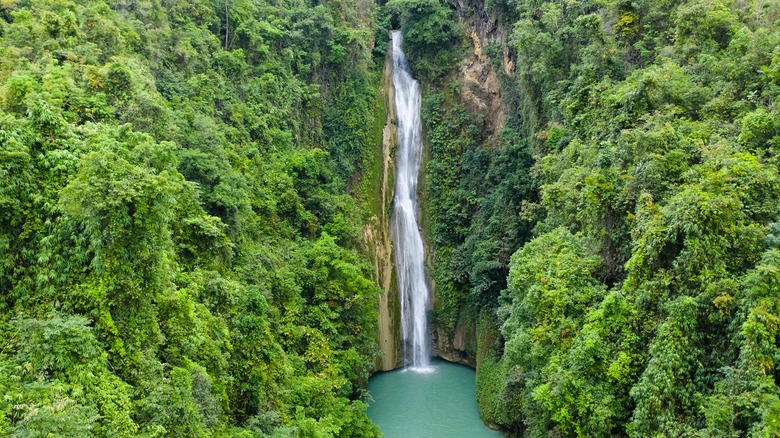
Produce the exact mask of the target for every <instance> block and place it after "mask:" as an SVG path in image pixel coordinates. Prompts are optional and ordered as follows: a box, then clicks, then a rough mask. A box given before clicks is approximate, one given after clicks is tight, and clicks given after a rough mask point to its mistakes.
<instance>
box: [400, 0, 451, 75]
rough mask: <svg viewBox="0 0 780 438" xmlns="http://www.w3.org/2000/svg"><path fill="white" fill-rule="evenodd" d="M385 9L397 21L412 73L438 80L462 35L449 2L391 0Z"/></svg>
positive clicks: (448, 68) (449, 65)
mask: <svg viewBox="0 0 780 438" xmlns="http://www.w3.org/2000/svg"><path fill="white" fill-rule="evenodd" d="M387 9H388V10H389V11H390V13H391V14H392V15H393V17H394V18H395V20H396V21H398V22H399V24H400V28H401V32H402V33H403V37H404V53H405V54H406V56H407V58H408V59H409V62H410V64H411V65H412V70H413V71H414V75H415V76H416V77H419V78H422V79H425V80H428V81H439V80H440V79H441V78H442V76H444V75H445V74H446V73H448V72H449V71H450V69H451V68H452V66H453V65H454V64H455V63H456V62H457V60H458V57H459V56H460V54H461V48H460V46H461V42H462V41H463V39H464V37H465V35H464V30H463V25H462V24H461V23H460V22H459V21H458V19H457V16H456V14H455V11H454V10H453V8H452V7H451V5H450V4H449V3H448V2H446V1H444V2H443V0H390V1H389V2H387Z"/></svg>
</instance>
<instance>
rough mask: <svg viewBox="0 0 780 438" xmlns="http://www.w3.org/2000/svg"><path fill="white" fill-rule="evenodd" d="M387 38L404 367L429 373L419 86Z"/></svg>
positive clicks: (396, 40) (397, 38) (397, 39)
mask: <svg viewBox="0 0 780 438" xmlns="http://www.w3.org/2000/svg"><path fill="white" fill-rule="evenodd" d="M390 36H391V38H392V41H393V87H394V88H395V107H396V114H397V117H398V151H397V158H396V163H397V168H396V180H395V199H394V201H393V215H392V217H391V219H390V220H391V227H392V228H391V229H392V233H393V240H394V253H395V266H396V272H397V275H398V290H399V298H400V301H401V335H402V337H403V345H404V350H405V358H406V363H407V365H410V366H411V369H412V370H414V371H429V370H431V367H430V355H431V353H430V351H431V346H430V339H429V336H428V320H427V311H428V306H429V294H428V286H427V284H426V281H425V253H424V249H423V242H422V236H421V235H420V230H419V227H418V225H417V174H418V173H419V170H420V162H421V161H422V126H421V125H420V105H421V101H420V84H418V83H417V81H416V80H414V78H412V75H411V73H410V70H409V64H408V62H407V61H406V56H405V55H404V52H403V50H402V49H401V42H402V37H401V33H400V32H399V31H393V32H391V34H390Z"/></svg>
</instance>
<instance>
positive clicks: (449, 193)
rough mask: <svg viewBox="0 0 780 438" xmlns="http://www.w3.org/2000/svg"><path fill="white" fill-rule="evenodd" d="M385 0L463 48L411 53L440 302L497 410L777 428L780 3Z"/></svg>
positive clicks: (699, 427) (637, 422)
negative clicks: (442, 63)
mask: <svg viewBox="0 0 780 438" xmlns="http://www.w3.org/2000/svg"><path fill="white" fill-rule="evenodd" d="M410 4H414V5H415V6H414V7H410V6H409V5H410ZM394 5H395V6H394ZM388 7H389V8H390V9H391V10H395V11H396V14H397V19H398V21H399V23H400V24H401V26H402V29H404V31H405V33H408V34H409V37H407V41H408V42H409V44H416V48H415V49H410V52H411V53H418V54H419V55H418V57H419V58H425V57H426V56H431V55H432V56H435V57H436V58H435V59H445V58H448V57H449V59H456V60H457V61H455V62H453V63H452V64H450V69H447V70H442V69H439V70H437V69H432V68H431V66H430V65H429V63H427V62H420V61H417V64H415V65H413V67H416V72H417V73H418V74H419V75H420V76H421V77H422V78H423V79H424V81H426V84H427V88H428V90H427V91H428V93H427V95H428V98H427V100H426V103H425V109H426V111H425V113H424V119H425V123H426V127H427V130H426V134H427V140H428V144H429V154H430V155H429V159H428V164H427V167H426V171H427V187H426V191H427V197H428V205H427V209H428V213H429V214H428V217H429V223H428V224H427V226H426V228H427V230H428V236H429V243H430V246H431V248H432V253H433V256H432V276H433V278H434V280H435V284H436V310H435V312H434V318H435V319H436V321H437V323H438V325H439V328H440V329H439V338H440V344H441V345H442V346H443V347H442V348H443V349H444V350H450V351H454V353H456V354H458V355H460V356H461V358H463V359H464V360H467V361H476V366H477V370H478V398H479V403H480V409H481V411H482V415H483V418H484V419H485V420H486V421H488V422H491V423H494V424H498V425H501V426H503V427H505V428H508V429H511V430H514V431H516V432H518V433H520V434H522V435H524V436H549V434H554V435H563V436H570V435H585V436H616V435H617V436H624V435H631V436H648V435H663V436H691V435H700V436H742V435H746V434H756V435H762V436H772V435H774V434H777V433H780V432H778V430H777V424H780V423H778V412H780V411H778V407H780V391H779V390H778V386H777V379H778V376H780V374H779V373H778V371H777V370H778V368H777V360H778V357H780V356H779V355H778V354H779V353H780V349H778V343H777V336H776V334H777V331H778V328H779V327H780V326H778V325H777V324H776V321H777V320H778V317H780V296H778V291H780V276H778V272H780V265H778V263H780V257H779V256H780V253H778V243H779V242H780V225H778V220H779V219H780V211H779V209H780V202H778V201H780V200H779V199H778V197H780V176H779V175H778V142H780V123H778V120H780V118H779V117H778V116H779V114H778V108H777V103H776V102H777V101H778V96H780V73H779V72H780V52H778V49H777V47H779V45H778V43H780V32H778V30H777V29H778V25H777V19H778V18H780V15H779V14H780V9H778V5H777V4H776V3H775V2H764V1H749V2H721V1H714V2H713V1H683V2H649V1H648V2H644V1H640V2H633V3H632V2H617V1H606V2H604V1H579V2H570V1H564V2H558V1H555V2H552V1H523V0H520V1H513V2H501V1H498V2H489V3H479V2H461V3H453V4H447V3H444V2H438V1H433V0H431V1H425V2H410V1H404V0H395V1H391V2H390V3H389V4H388ZM394 7H395V9H393V8H394ZM485 60H487V64H490V68H489V69H487V68H485V64H486V62H485ZM413 62H414V59H413ZM492 77H495V78H496V79H497V80H494V79H491V78H492ZM491 84H497V87H493V86H492V85H491ZM491 90H495V91H491ZM475 315H478V316H475ZM455 344H458V345H455Z"/></svg>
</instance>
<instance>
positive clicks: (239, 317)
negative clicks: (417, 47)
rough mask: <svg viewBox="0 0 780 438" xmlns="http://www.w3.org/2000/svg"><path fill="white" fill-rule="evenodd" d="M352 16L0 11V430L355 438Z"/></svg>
mask: <svg viewBox="0 0 780 438" xmlns="http://www.w3.org/2000/svg"><path fill="white" fill-rule="evenodd" d="M374 15H375V12H374V6H373V4H372V3H371V2H367V1H363V0H354V1H353V0H345V1H332V2H323V3H316V2H315V3H308V2H297V1H285V0H283V1H281V2H266V1H251V2H250V1H244V0H230V1H210V0H198V1H190V0H187V1H183V0H182V1H179V0H164V1H159V0H144V1H138V2H136V1H133V2H127V1H116V2H106V1H99V0H41V1H34V2H32V1H27V0H19V1H17V0H4V1H1V2H0V335H2V338H3V340H2V341H0V435H3V436H15V437H27V436H30V437H32V436H35V437H38V436H73V437H83V436H90V435H92V436H106V437H119V436H170V437H176V436H188V437H192V436H214V435H224V436H276V437H280V436H300V437H327V436H344V437H348V436H355V437H366V436H375V435H377V434H378V430H377V429H376V427H375V426H374V425H372V424H371V422H370V421H369V420H368V418H367V417H366V415H365V412H364V410H365V403H364V402H363V401H361V398H362V391H363V389H362V388H364V386H365V381H366V379H367V377H368V371H369V370H370V367H371V363H372V359H373V356H374V354H375V349H376V347H375V345H374V344H375V336H376V334H375V325H376V294H377V288H376V286H375V285H374V284H372V282H371V281H369V280H368V279H367V276H368V270H367V268H366V264H365V263H364V262H363V261H362V259H361V257H360V256H359V255H358V253H357V252H356V250H355V248H356V245H357V243H358V240H359V228H358V226H359V224H360V219H361V217H360V212H359V208H358V207H357V206H356V203H355V202H354V201H353V198H352V197H350V196H349V195H347V194H346V193H348V191H349V190H350V189H351V188H350V187H349V186H348V185H347V183H348V181H350V179H352V178H355V177H359V176H360V172H361V170H362V168H363V166H364V162H366V160H367V157H366V154H370V153H371V151H373V142H374V139H373V132H374V131H373V127H372V123H373V115H372V112H373V111H374V107H375V105H376V103H375V102H376V92H375V85H374V84H373V82H372V79H371V78H372V77H375V75H371V74H369V73H370V71H369V70H370V69H371V68H372V65H373V64H372V59H371V48H372V43H371V40H372V38H373V35H374V29H373V27H374V24H373V20H374V18H373V17H374Z"/></svg>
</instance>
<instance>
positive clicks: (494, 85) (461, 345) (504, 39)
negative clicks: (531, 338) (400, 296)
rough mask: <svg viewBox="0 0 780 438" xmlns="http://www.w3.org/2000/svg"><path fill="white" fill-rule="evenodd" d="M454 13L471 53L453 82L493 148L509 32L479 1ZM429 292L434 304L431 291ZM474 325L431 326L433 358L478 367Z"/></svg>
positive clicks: (508, 62)
mask: <svg viewBox="0 0 780 438" xmlns="http://www.w3.org/2000/svg"><path fill="white" fill-rule="evenodd" d="M455 8H456V9H457V11H458V14H459V16H460V20H461V22H462V23H463V24H464V26H465V28H466V31H467V37H468V40H467V42H468V44H469V46H470V50H469V51H468V52H467V53H466V55H465V56H464V58H463V59H462V60H461V62H459V63H458V65H459V66H460V67H459V69H458V70H457V72H455V74H454V76H453V77H452V81H454V82H455V83H456V84H457V85H458V90H459V92H458V93H457V98H458V99H459V101H460V103H462V104H463V105H464V106H466V107H467V108H468V109H469V110H470V111H472V112H473V113H476V114H480V115H482V120H484V125H483V126H482V127H481V128H482V130H483V131H482V132H483V134H484V138H485V143H484V146H485V147H491V146H492V145H496V144H497V143H498V141H499V138H498V135H499V132H500V130H501V128H502V127H503V126H504V122H505V121H506V117H507V114H508V109H507V105H506V102H505V101H506V99H505V97H504V96H503V90H502V81H504V80H506V79H507V78H508V77H509V76H510V75H512V74H513V73H514V69H515V64H514V61H513V60H512V54H511V53H510V52H509V47H510V45H509V44H508V39H509V30H508V29H506V28H505V26H503V25H502V23H500V22H499V21H498V20H496V19H495V18H493V17H490V16H489V15H488V14H487V13H486V12H485V10H484V4H483V3H482V2H481V1H479V0H477V1H474V0H456V3H455ZM491 49H492V50H491ZM430 256H431V257H430V258H429V260H431V263H435V254H432V253H431V254H430ZM433 292H434V300H435V294H436V291H435V288H434V290H433ZM476 325H477V324H476V316H475V315H466V314H465V312H464V314H462V315H461V317H460V318H459V320H458V322H457V323H456V324H454V325H452V326H450V325H447V326H442V325H438V326H435V327H434V328H433V331H432V336H433V343H434V351H435V354H436V355H437V356H439V357H441V358H443V359H445V360H448V361H451V362H458V363H462V364H465V365H468V366H471V367H474V368H476V367H477V365H478V363H477V357H476V349H477V329H476Z"/></svg>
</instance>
